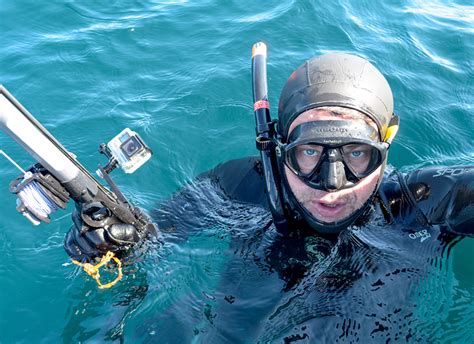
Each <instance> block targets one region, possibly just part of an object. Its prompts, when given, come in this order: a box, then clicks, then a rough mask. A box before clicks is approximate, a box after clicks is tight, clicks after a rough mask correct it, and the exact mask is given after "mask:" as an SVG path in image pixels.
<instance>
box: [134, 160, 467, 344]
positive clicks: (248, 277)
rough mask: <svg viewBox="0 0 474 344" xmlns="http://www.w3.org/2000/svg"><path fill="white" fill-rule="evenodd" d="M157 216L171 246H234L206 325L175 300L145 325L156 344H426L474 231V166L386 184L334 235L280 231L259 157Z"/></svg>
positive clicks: (213, 177) (220, 169) (236, 163)
mask: <svg viewBox="0 0 474 344" xmlns="http://www.w3.org/2000/svg"><path fill="white" fill-rule="evenodd" d="M155 216H156V219H157V220H158V224H159V227H160V229H161V231H162V232H163V234H164V236H165V239H166V240H171V241H173V240H177V241H182V240H183V239H185V238H188V239H189V238H190V237H192V236H193V235H196V234H198V233H199V232H200V231H201V230H202V229H203V228H209V227H213V226H224V227H227V232H228V233H229V235H230V236H231V237H232V238H231V245H230V248H229V249H228V251H227V253H225V255H227V256H228V257H229V258H228V262H226V266H225V267H224V268H223V269H222V272H221V273H220V276H219V278H220V282H219V285H218V286H217V287H216V288H215V290H214V291H213V293H212V296H210V298H211V299H212V301H209V304H210V305H209V304H206V302H202V304H201V306H202V307H203V308H206V307H208V308H207V313H206V309H204V311H203V314H206V317H204V315H202V318H203V321H202V322H200V323H199V322H198V323H196V324H190V323H186V324H184V323H183V319H181V318H180V317H179V314H182V313H183V312H187V311H189V312H193V309H194V311H195V308H196V304H199V303H196V304H194V305H193V307H191V306H190V305H189V300H188V301H184V300H183V301H182V302H177V303H176V304H175V305H172V306H170V308H169V310H168V311H167V312H165V314H163V313H162V314H156V315H154V316H152V319H150V322H149V323H148V326H149V327H152V328H153V329H155V330H156V332H157V333H160V341H161V340H162V341H163V342H176V343H180V342H191V341H193V340H195V339H198V342H203V343H211V342H215V343H224V342H245V343H254V342H262V343H263V342H274V341H276V342H293V341H296V342H324V343H326V342H327V343H335V342H354V343H355V342H359V343H367V342H377V343H381V342H384V343H385V342H393V341H397V340H399V341H401V342H406V341H420V340H421V341H423V342H430V341H433V340H434V339H436V328H433V327H430V326H431V325H430V324H436V322H437V321H442V320H445V319H443V317H446V315H442V314H440V313H439V312H440V308H442V307H444V306H443V305H444V304H445V303H449V302H450V298H451V295H449V292H448V293H445V294H443V293H441V294H440V295H444V296H445V298H446V299H444V298H443V297H441V296H439V295H438V296H436V297H435V298H434V299H433V300H431V299H430V298H433V295H432V291H433V290H438V288H447V290H449V286H447V285H445V284H446V281H447V280H448V279H449V278H448V272H447V270H448V269H447V267H446V262H447V261H448V259H447V256H448V255H449V251H450V249H451V247H452V246H453V244H455V243H456V242H458V241H459V240H460V239H461V238H462V237H464V236H472V235H473V233H474V167H457V168H436V167H432V168H426V169H422V170H418V171H415V172H412V173H410V174H408V175H402V174H400V173H398V172H392V173H391V174H390V175H386V176H385V177H384V180H383V182H382V184H381V187H380V191H379V195H378V196H377V197H376V199H375V201H374V203H373V207H372V210H371V211H370V214H369V215H368V216H366V217H365V219H364V221H365V223H363V224H358V225H354V226H351V227H349V228H348V229H346V230H344V231H343V232H341V233H340V234H339V235H338V236H337V237H322V236H320V235H318V234H317V233H315V232H314V231H312V230H309V229H304V228H292V229H291V230H289V231H288V232H285V233H282V232H279V231H277V230H276V228H275V227H274V226H273V225H272V221H271V216H270V214H269V211H268V210H267V203H266V196H265V190H264V183H263V177H262V172H261V168H260V164H259V161H258V159H257V158H244V159H239V160H233V161H229V162H227V163H224V164H221V165H219V166H217V167H216V168H215V169H213V170H212V171H210V172H208V173H206V174H204V175H202V176H201V177H199V178H198V179H197V180H196V181H195V182H193V183H192V184H191V185H189V186H188V187H187V188H185V189H183V190H182V191H181V192H180V193H178V194H177V195H176V196H175V197H174V198H173V199H171V200H170V201H168V202H166V203H165V204H163V206H162V207H161V209H160V210H159V211H157V213H156V214H155ZM204 299H205V298H204ZM198 318H199V317H198ZM144 326H145V327H146V326H147V325H144ZM169 328H173V329H174V330H173V331H171V332H170V331H169ZM190 328H194V333H192V332H191V331H190V330H189V329H190ZM196 336H197V337H196ZM142 338H143V339H144V340H145V341H146V338H147V337H146V334H144V337H142ZM148 339H150V340H151V341H152V340H153V337H150V338H148ZM155 339H157V338H156V337H155ZM466 339H467V338H466ZM435 341H436V340H435Z"/></svg>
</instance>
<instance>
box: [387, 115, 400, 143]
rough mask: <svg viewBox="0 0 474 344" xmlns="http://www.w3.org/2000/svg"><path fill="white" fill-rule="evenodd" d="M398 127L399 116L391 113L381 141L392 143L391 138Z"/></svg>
mask: <svg viewBox="0 0 474 344" xmlns="http://www.w3.org/2000/svg"><path fill="white" fill-rule="evenodd" d="M399 127H400V117H398V116H397V115H395V114H393V116H392V118H391V119H390V122H389V123H388V128H387V132H386V133H385V137H384V139H383V142H386V143H388V144H389V145H391V144H392V141H393V139H394V138H395V136H397V133H398V128H399Z"/></svg>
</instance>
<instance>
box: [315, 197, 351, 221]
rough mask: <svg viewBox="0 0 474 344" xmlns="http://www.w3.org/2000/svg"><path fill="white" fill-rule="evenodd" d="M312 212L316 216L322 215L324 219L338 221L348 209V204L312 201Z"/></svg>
mask: <svg viewBox="0 0 474 344" xmlns="http://www.w3.org/2000/svg"><path fill="white" fill-rule="evenodd" d="M310 206H311V208H312V209H311V210H312V213H313V214H314V215H316V214H317V215H320V216H323V217H324V218H331V219H332V218H334V220H336V219H337V217H338V216H339V215H341V214H342V212H343V211H344V210H345V208H346V203H327V202H321V201H311V202H310Z"/></svg>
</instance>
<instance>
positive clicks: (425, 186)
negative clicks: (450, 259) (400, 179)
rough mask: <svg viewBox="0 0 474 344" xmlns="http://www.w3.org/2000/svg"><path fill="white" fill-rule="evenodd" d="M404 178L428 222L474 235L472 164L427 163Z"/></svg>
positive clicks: (473, 167)
mask: <svg viewBox="0 0 474 344" xmlns="http://www.w3.org/2000/svg"><path fill="white" fill-rule="evenodd" d="M406 182H407V186H408V189H409V190H410V191H411V195H412V196H413V198H414V201H415V202H416V204H417V206H418V208H419V209H420V210H421V212H422V213H423V214H424V216H425V217H426V220H427V222H428V223H430V224H440V225H445V226H444V227H445V229H446V230H447V231H448V232H450V233H453V234H457V235H468V236H474V166H469V167H466V166H459V167H449V168H447V167H429V168H426V169H421V170H418V171H415V172H413V173H410V174H409V175H408V176H407V178H406Z"/></svg>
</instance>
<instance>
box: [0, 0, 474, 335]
mask: <svg viewBox="0 0 474 344" xmlns="http://www.w3.org/2000/svg"><path fill="white" fill-rule="evenodd" d="M0 16H1V20H0V32H1V44H0V83H2V84H4V85H5V86H6V87H7V88H8V89H9V91H10V92H11V93H12V94H14V95H15V97H16V98H17V99H19V100H20V101H21V102H22V103H23V105H24V106H25V107H26V108H27V109H28V110H29V111H30V112H31V113H32V114H34V115H35V116H36V117H37V119H39V120H40V121H41V122H42V123H43V125H44V126H45V127H46V128H48V129H49V130H50V131H51V132H52V133H53V134H54V135H55V136H56V137H57V139H58V140H59V141H60V142H62V143H63V144H64V145H65V146H66V148H67V149H68V150H69V151H71V152H73V153H74V154H76V155H77V156H78V159H79V160H80V161H81V162H82V163H83V164H84V165H85V166H86V167H88V168H89V169H91V170H92V171H93V170H95V169H96V166H97V164H98V163H103V162H104V160H103V157H101V156H99V154H98V153H97V147H98V145H99V144H100V143H102V142H105V141H107V140H109V139H111V138H112V137H113V136H114V135H115V134H117V133H118V132H120V131H121V130H122V129H123V128H124V127H130V128H132V129H134V130H136V131H138V132H139V133H140V134H141V135H142V137H143V138H144V140H145V142H147V143H148V144H149V145H150V147H151V148H152V149H153V151H154V153H155V154H154V157H153V159H152V160H151V161H150V162H149V163H147V165H145V166H144V167H142V169H140V170H139V171H138V172H136V173H135V174H134V175H131V176H127V175H125V174H123V173H121V172H115V173H114V176H115V181H116V182H117V183H118V184H119V185H121V186H122V188H123V191H124V193H125V194H126V195H127V196H128V197H130V198H131V199H132V200H133V201H134V202H135V203H136V204H137V205H139V206H141V207H143V208H145V209H148V210H150V209H152V208H153V207H155V206H156V204H157V203H159V202H160V201H163V200H165V199H167V198H168V197H169V196H170V195H172V194H173V192H175V191H176V190H178V189H179V188H180V187H181V186H183V185H184V184H186V183H187V182H189V181H191V180H193V178H194V177H195V176H196V175H197V174H199V173H200V172H203V171H205V170H208V169H210V168H212V167H213V166H215V165H216V164H218V163H219V162H222V161H226V160H228V159H232V158H238V157H243V156H247V155H255V154H256V153H257V152H256V150H255V148H254V126H255V124H254V117H253V112H252V99H251V71H250V53H251V46H252V44H253V43H255V42H257V41H260V40H262V41H264V42H266V43H267V45H268V47H269V60H268V74H269V88H270V102H271V104H272V110H273V114H276V104H277V100H278V96H279V92H280V90H281V87H282V85H283V83H284V82H285V80H286V78H287V77H288V76H289V74H290V73H291V72H292V71H293V70H294V69H295V68H296V67H297V66H298V65H300V64H301V63H302V62H303V61H304V60H306V59H307V58H309V57H311V56H313V55H317V54H321V53H326V52H330V51H344V52H351V53H356V54H358V55H361V56H364V57H366V58H368V59H369V60H370V61H372V62H373V63H374V64H375V65H376V66H377V67H378V68H379V69H380V70H381V71H382V72H383V73H384V74H385V75H386V76H387V79H388V80H389V82H390V84H391V86H392V89H393V92H394V96H395V110H396V112H397V113H398V114H399V115H400V117H401V121H402V125H401V129H400V132H399V134H398V137H397V140H396V143H395V144H394V145H393V147H392V148H391V153H390V164H391V165H392V166H393V167H395V168H399V169H402V170H403V171H408V170H411V169H413V168H416V167H420V166H428V165H456V164H458V165H468V164H473V163H474V140H473V135H472V132H473V129H474V117H473V115H472V111H473V104H474V87H473V86H474V62H473V61H474V59H473V57H474V6H472V5H471V3H470V2H469V1H451V0H443V1H416V0H412V1H390V2H376V1H367V0H362V1H346V0H337V1H285V0H283V1H282V0H279V1H274V0H271V1H266V2H257V1H246V0H241V1H228V0H222V1H215V0H214V1H211V0H201V1H82V2H79V1H49V2H44V1H43V2H41V1H9V0H1V1H0ZM0 149H3V150H5V151H7V152H8V153H9V154H10V155H11V156H13V157H15V159H16V160H17V161H18V162H19V163H20V164H21V165H22V166H24V167H27V166H29V165H30V164H31V163H32V162H33V161H32V159H31V158H30V157H28V156H27V154H26V153H24V152H23V151H22V149H21V148H20V147H18V146H17V145H16V144H14V143H13V142H12V141H11V140H10V139H9V138H8V137H7V136H6V135H4V134H3V133H0ZM17 175H18V171H17V170H16V169H15V168H14V167H13V166H12V165H10V164H9V163H8V162H7V161H6V160H5V159H3V158H1V157H0V199H1V201H2V202H1V204H2V209H1V210H0V258H1V259H0V288H1V294H0V343H16V342H21V343H23V342H25V343H55V342H89V341H91V342H101V341H104V340H111V339H113V338H115V339H117V338H122V339H124V340H125V342H138V341H139V337H137V335H134V334H132V333H136V331H134V329H136V328H141V331H142V332H143V333H147V335H148V337H147V338H153V335H158V334H157V333H154V331H155V330H154V327H153V326H151V325H149V324H148V325H147V320H148V317H149V315H150V314H153V313H154V312H157V313H158V312H162V311H163V310H165V309H167V307H168V305H170V304H172V303H173V302H175V301H177V300H183V298H185V297H186V298H189V302H190V303H193V302H195V301H196V300H198V299H203V298H206V297H209V299H210V300H211V301H209V302H210V303H211V304H212V296H209V295H208V294H206V291H209V290H212V288H213V286H214V285H216V284H217V283H218V277H219V271H220V269H221V267H222V265H223V264H224V260H225V256H223V255H219V254H218V252H220V251H221V250H224V249H225V242H223V241H222V240H217V239H216V237H215V236H212V235H210V234H209V233H207V235H206V236H202V237H199V236H197V237H195V238H192V239H190V240H189V242H187V243H186V245H184V246H175V245H173V244H169V245H168V246H166V247H165V248H164V249H163V250H161V251H159V252H157V253H156V252H151V253H150V254H149V255H147V257H146V258H144V261H143V262H141V263H139V264H137V266H136V267H134V268H135V269H136V271H135V270H133V268H130V269H129V271H128V273H127V276H126V277H125V279H126V281H125V282H123V283H122V286H119V287H117V288H115V289H112V290H110V291H99V290H97V289H96V287H95V285H94V283H93V282H92V281H90V280H89V279H88V278H87V277H85V275H84V274H82V273H81V272H80V271H79V270H78V269H76V268H75V267H73V266H71V265H70V264H68V262H69V260H68V257H67V255H66V253H65V252H64V250H63V248H62V243H63V238H64V234H65V232H66V231H67V230H68V228H69V226H70V224H71V220H70V213H71V211H72V207H71V206H70V207H69V208H68V210H67V211H60V212H59V213H57V214H55V215H54V217H53V222H52V223H51V224H49V225H41V226H39V227H33V226H32V225H30V224H29V222H27V221H26V219H24V218H23V217H22V216H21V215H19V214H18V213H17V212H16V210H15V198H14V197H13V196H12V195H11V194H9V192H8V183H9V182H10V181H11V180H12V179H13V178H15V177H16V176H17ZM473 251H474V240H473V239H466V240H463V241H462V242H461V243H460V244H458V245H457V246H455V247H454V248H453V250H452V253H451V256H450V259H449V260H448V262H447V264H448V266H449V270H450V272H451V273H450V275H449V281H448V282H449V283H447V284H446V286H445V288H441V289H434V288H433V289H431V290H430V289H429V288H430V285H429V283H428V284H427V285H426V288H428V293H429V294H430V295H431V298H430V299H428V300H427V301H426V302H433V300H436V299H441V300H445V299H446V300H449V302H448V303H443V304H441V305H439V307H438V309H437V312H436V314H427V315H426V316H427V319H428V325H426V326H427V327H429V326H432V327H433V328H435V329H436V330H435V331H434V333H435V335H433V337H431V339H430V341H431V342H442V343H451V342H457V343H463V342H472V341H473V340H474V316H473V314H474V265H473V264H472V261H473V255H472V252H473ZM144 280H146V283H144ZM125 286H126V287H125ZM144 286H146V287H144ZM147 289H148V290H147ZM446 294H449V295H450V297H448V298H445V295H446ZM147 295H148V296H147ZM149 295H152V296H153V297H150V296H149ZM183 295H187V296H183ZM203 295H204V296H203ZM198 304H199V303H198V302H196V305H198ZM428 308H429V307H428ZM124 309H126V311H125V312H124ZM207 310H208V309H206V308H205V309H204V310H202V309H198V307H197V306H196V308H195V311H196V312H197V313H199V312H203V313H204V314H205V315H206V314H207V315H206V316H202V315H201V318H203V319H204V320H203V321H205V319H207V320H208V321H211V320H212V316H209V314H208V313H206V312H207ZM175 316H177V315H175ZM180 316H181V319H182V320H183V323H188V322H187V320H189V323H192V319H193V317H196V318H199V316H196V315H195V314H180ZM249 316H250V317H251V315H249ZM430 321H431V324H430ZM211 322H212V321H211ZM173 330H174V329H173V326H171V325H170V327H169V328H168V331H169V333H170V334H172V332H173ZM186 330H188V331H190V332H192V331H196V328H195V327H193V326H190V327H189V328H186ZM197 333H199V331H197ZM168 337H169V334H168ZM155 338H156V341H157V342H160V340H159V337H155ZM196 338H198V337H196ZM117 340H118V339H117ZM196 340H197V341H199V340H198V339H196ZM244 340H245V338H242V341H244Z"/></svg>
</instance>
